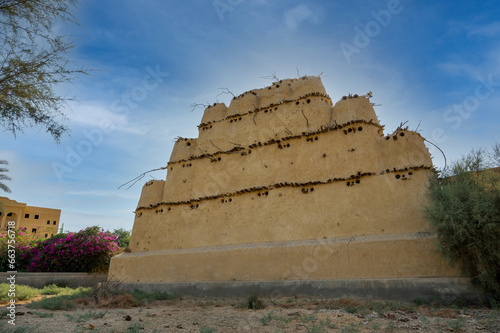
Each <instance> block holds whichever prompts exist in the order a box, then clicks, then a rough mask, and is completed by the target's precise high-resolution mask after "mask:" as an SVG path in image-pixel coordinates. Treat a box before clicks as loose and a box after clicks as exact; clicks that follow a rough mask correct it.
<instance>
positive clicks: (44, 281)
mask: <svg viewBox="0 0 500 333" xmlns="http://www.w3.org/2000/svg"><path fill="white" fill-rule="evenodd" d="M11 275H12V274H10V273H0V280H1V281H2V282H5V283H7V282H8V281H7V278H9V277H10V276H11ZM15 276H16V277H15V280H16V285H20V284H22V285H26V286H30V287H33V288H43V287H44V286H46V285H49V284H52V283H64V284H65V285H66V286H68V287H70V288H77V287H95V286H96V285H97V284H98V283H100V282H104V281H106V280H107V278H108V274H107V273H99V274H97V273H96V274H88V273H27V272H22V273H16V274H15Z"/></svg>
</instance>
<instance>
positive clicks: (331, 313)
mask: <svg viewBox="0 0 500 333" xmlns="http://www.w3.org/2000/svg"><path fill="white" fill-rule="evenodd" d="M262 301H263V302H264V304H265V308H264V309H260V310H250V309H248V308H247V306H246V299H241V298H234V299H227V298H226V299H210V300H209V299H200V298H182V299H180V300H179V299H177V300H169V301H154V302H152V303H149V304H146V305H143V306H139V307H121V308H102V307H96V306H95V305H84V306H81V304H80V306H79V307H78V308H76V309H75V310H72V311H49V310H43V309H30V308H28V307H27V306H26V304H22V305H18V306H17V308H16V310H17V316H16V330H13V329H12V328H13V327H12V326H11V325H8V324H7V320H8V319H7V318H5V317H4V318H2V319H0V325H1V326H0V327H1V328H0V331H1V332H36V333H44V332H46V333H49V332H50V333H52V332H64V333H66V332H109V333H111V332H116V333H118V332H125V333H133V332H178V333H183V332H203V333H210V332H212V333H213V332H218V333H224V332H500V311H499V310H491V309H487V308H480V307H478V308H470V307H469V308H458V307H449V308H444V307H433V306H431V305H423V306H422V305H421V306H416V305H414V304H406V305H404V304H402V303H390V304H389V305H387V303H385V304H386V305H385V306H381V304H383V303H380V302H376V301H356V300H347V299H344V300H328V299H316V298H305V297H298V298H297V297H288V298H275V299H265V298H264V299H262Z"/></svg>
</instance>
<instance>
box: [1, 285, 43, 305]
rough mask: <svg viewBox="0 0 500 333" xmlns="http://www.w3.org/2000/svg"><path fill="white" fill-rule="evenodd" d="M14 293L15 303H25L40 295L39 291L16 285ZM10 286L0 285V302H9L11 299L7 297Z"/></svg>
mask: <svg viewBox="0 0 500 333" xmlns="http://www.w3.org/2000/svg"><path fill="white" fill-rule="evenodd" d="M15 286H16V289H15V290H16V291H15V295H16V296H15V300H16V301H25V300H28V299H31V298H33V297H34V296H38V295H40V290H39V289H36V288H32V287H29V286H25V285H21V284H17V285H15ZM9 293H12V292H11V291H10V284H9V283H2V284H0V300H1V301H3V302H9V301H10V299H11V298H12V297H10V296H9Z"/></svg>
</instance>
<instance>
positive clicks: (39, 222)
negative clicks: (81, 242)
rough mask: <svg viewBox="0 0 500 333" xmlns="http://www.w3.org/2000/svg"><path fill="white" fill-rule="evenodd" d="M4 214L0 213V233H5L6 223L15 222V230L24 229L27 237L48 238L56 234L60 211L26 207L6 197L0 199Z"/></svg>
mask: <svg viewBox="0 0 500 333" xmlns="http://www.w3.org/2000/svg"><path fill="white" fill-rule="evenodd" d="M0 202H1V203H2V205H3V207H4V211H5V213H1V212H0V233H5V232H6V230H7V226H8V222H10V221H14V222H16V229H19V228H26V231H25V233H26V234H27V235H33V236H34V237H36V238H48V237H50V236H52V235H54V234H57V230H58V228H59V221H60V219H61V210H60V209H52V208H43V207H34V206H28V205H26V204H25V203H22V202H17V201H14V200H11V199H9V198H6V197H0Z"/></svg>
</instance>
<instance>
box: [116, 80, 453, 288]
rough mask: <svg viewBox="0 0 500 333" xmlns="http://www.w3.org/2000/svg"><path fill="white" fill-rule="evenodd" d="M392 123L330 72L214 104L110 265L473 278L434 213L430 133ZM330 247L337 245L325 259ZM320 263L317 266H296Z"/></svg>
mask: <svg viewBox="0 0 500 333" xmlns="http://www.w3.org/2000/svg"><path fill="white" fill-rule="evenodd" d="M382 133H383V127H381V126H380V124H379V122H378V119H377V116H376V114H375V111H374V110H373V107H372V105H371V103H370V101H369V99H368V98H366V97H364V96H358V95H354V96H346V97H344V98H343V99H341V100H340V101H339V102H337V103H336V104H335V106H332V103H331V101H330V98H329V97H328V95H326V92H325V91H324V87H323V85H322V84H321V80H320V79H319V78H317V77H305V78H301V79H293V80H282V81H280V82H277V83H275V84H273V86H271V87H267V88H263V89H258V90H252V91H250V92H246V93H244V94H242V95H240V96H238V97H236V98H234V99H233V101H232V102H231V105H230V106H229V107H228V108H226V107H225V106H224V105H223V104H216V105H215V106H212V107H209V108H207V110H205V115H204V117H203V120H202V124H201V125H200V126H199V137H198V138H197V139H179V140H178V141H177V142H176V144H175V147H174V149H173V152H172V155H171V157H170V162H169V164H168V172H167V177H166V181H153V182H148V183H146V185H145V186H144V188H143V193H142V195H141V199H140V200H139V205H138V208H137V210H136V219H135V222H134V229H133V232H132V239H131V242H130V249H131V251H132V253H124V254H122V255H120V256H118V257H115V258H113V260H112V265H111V268H110V274H111V273H112V274H113V276H115V277H116V278H119V279H121V280H123V281H125V282H183V281H184V282H185V281H231V280H238V281H263V280H282V279H299V280H303V279H346V278H406V277H423V276H427V277H431V276H459V275H460V273H459V272H458V271H457V270H456V269H452V268H450V267H448V266H447V265H446V264H445V263H444V262H443V261H442V260H441V258H440V257H438V256H437V255H435V254H434V253H433V252H432V251H433V249H434V242H435V238H434V235H433V233H432V230H431V229H430V227H429V225H428V223H427V222H426V221H425V220H424V219H423V217H422V214H421V211H422V207H423V204H424V203H425V191H426V186H427V182H428V179H429V176H430V175H431V174H432V172H433V171H432V160H431V158H430V155H429V152H428V151H427V148H426V147H425V145H424V139H423V138H422V137H421V136H420V135H419V134H418V133H415V132H411V131H408V130H405V129H398V130H397V131H396V132H394V133H393V134H392V135H388V136H385V137H384V136H383V134H382ZM318 244H320V245H321V247H320V248H318V246H320V245H318ZM318 249H319V250H322V251H323V252H325V253H327V255H326V256H323V257H321V258H317V253H316V252H315V251H319V250H318ZM320 259H321V260H320ZM314 260H315V261H316V264H315V267H314V269H313V268H311V267H312V266H311V267H309V269H308V272H307V274H305V275H304V274H302V275H301V274H297V273H293V272H292V271H290V270H291V267H293V266H294V265H297V264H298V265H303V264H304V263H308V262H309V264H308V265H312V263H311V262H312V261H314ZM319 261H321V263H320V262H319Z"/></svg>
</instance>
